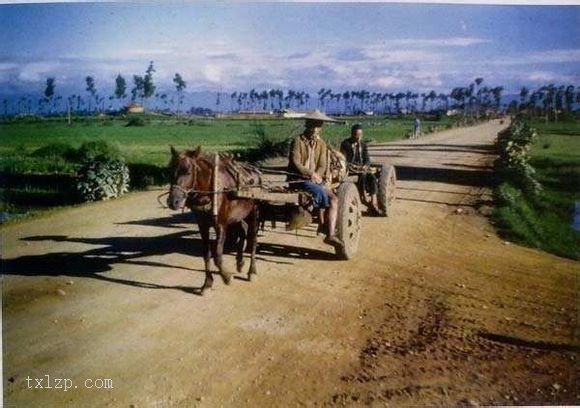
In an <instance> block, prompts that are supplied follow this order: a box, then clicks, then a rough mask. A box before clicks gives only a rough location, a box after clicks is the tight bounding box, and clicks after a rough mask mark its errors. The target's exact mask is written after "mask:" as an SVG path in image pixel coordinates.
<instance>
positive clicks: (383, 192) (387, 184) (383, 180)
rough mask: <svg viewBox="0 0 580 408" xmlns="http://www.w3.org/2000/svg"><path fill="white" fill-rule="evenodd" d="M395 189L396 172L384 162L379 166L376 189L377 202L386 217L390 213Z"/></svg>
mask: <svg viewBox="0 0 580 408" xmlns="http://www.w3.org/2000/svg"><path fill="white" fill-rule="evenodd" d="M396 189H397V174H396V172H395V167H394V166H390V165H388V164H385V165H383V166H382V167H381V176H380V177H379V185H378V191H377V204H378V207H379V211H381V213H382V215H383V216H385V217H388V216H389V215H391V213H392V205H393V201H395V193H396Z"/></svg>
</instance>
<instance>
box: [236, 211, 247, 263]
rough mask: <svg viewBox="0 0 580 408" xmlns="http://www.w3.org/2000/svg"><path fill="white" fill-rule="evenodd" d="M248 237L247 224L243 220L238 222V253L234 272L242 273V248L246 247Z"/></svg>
mask: <svg viewBox="0 0 580 408" xmlns="http://www.w3.org/2000/svg"><path fill="white" fill-rule="evenodd" d="M247 236H248V223H247V222H246V221H244V220H242V221H240V236H239V237H238V248H237V249H238V253H237V254H236V270H237V271H238V272H241V271H242V268H243V267H244V247H245V246H246V238H247Z"/></svg>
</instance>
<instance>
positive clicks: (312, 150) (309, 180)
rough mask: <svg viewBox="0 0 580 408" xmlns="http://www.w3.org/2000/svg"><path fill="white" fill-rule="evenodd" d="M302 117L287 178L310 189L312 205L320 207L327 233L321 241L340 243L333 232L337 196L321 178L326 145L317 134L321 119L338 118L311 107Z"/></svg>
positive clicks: (320, 126)
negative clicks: (303, 121) (300, 128)
mask: <svg viewBox="0 0 580 408" xmlns="http://www.w3.org/2000/svg"><path fill="white" fill-rule="evenodd" d="M303 119H305V120H306V125H305V128H304V131H303V132H302V134H300V135H299V136H297V137H296V138H294V140H292V143H291V145H290V157H289V164H288V172H289V173H290V174H291V175H290V176H289V177H288V179H289V181H293V182H297V183H295V185H294V186H295V187H297V188H300V189H304V190H305V191H307V192H308V193H310V195H311V196H312V200H313V204H314V207H316V208H319V209H320V221H321V223H322V224H323V225H324V226H326V231H325V232H326V234H327V235H326V238H325V239H324V242H325V243H326V244H329V245H333V246H343V245H344V244H343V243H342V241H341V240H340V239H339V238H338V237H337V236H336V235H335V231H336V219H337V216H338V198H337V196H336V194H334V192H333V191H332V190H331V188H330V186H329V184H328V182H329V180H325V179H324V175H325V174H326V173H327V166H328V162H327V149H328V147H327V146H326V143H325V142H324V140H322V138H321V137H320V135H321V131H322V125H323V124H324V122H337V121H336V120H334V119H332V118H331V117H329V116H326V115H325V114H323V113H321V112H320V111H314V112H313V113H310V114H308V115H306V116H304V117H303ZM300 180H304V181H301V182H300Z"/></svg>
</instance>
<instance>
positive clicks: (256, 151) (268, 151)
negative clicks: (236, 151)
mask: <svg viewBox="0 0 580 408" xmlns="http://www.w3.org/2000/svg"><path fill="white" fill-rule="evenodd" d="M252 133H253V136H254V140H255V146H254V147H252V148H250V149H247V150H246V151H244V152H243V154H242V155H241V157H240V158H241V159H242V160H246V161H251V162H256V161H259V160H264V159H267V158H270V157H278V156H288V153H289V150H290V141H291V139H290V138H279V137H278V138H276V137H272V136H269V135H268V134H267V133H266V129H265V128H264V126H263V125H262V124H261V123H256V124H254V129H253V132H252Z"/></svg>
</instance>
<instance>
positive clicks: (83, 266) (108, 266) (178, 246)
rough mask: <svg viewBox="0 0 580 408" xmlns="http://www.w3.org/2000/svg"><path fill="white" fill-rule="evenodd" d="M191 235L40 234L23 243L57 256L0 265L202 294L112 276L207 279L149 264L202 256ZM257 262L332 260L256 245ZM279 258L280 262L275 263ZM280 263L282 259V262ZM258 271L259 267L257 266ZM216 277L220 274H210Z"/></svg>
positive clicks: (23, 272) (6, 269)
mask: <svg viewBox="0 0 580 408" xmlns="http://www.w3.org/2000/svg"><path fill="white" fill-rule="evenodd" d="M195 235H196V234H195V232H194V231H192V230H187V231H179V232H174V233H170V234H165V235H159V236H152V237H142V236H138V237H132V236H130V237H103V238H81V237H70V236H64V235H39V236H30V237H25V238H22V239H21V240H22V241H24V242H28V243H30V242H50V241H52V242H54V243H57V245H56V249H57V251H56V252H51V253H46V254H38V255H23V256H20V257H16V258H12V259H3V260H2V272H3V274H4V275H18V276H27V277H33V276H45V277H57V276H63V277H71V278H89V279H96V280H100V281H104V282H109V283H117V284H122V285H128V286H132V287H137V288H143V289H173V290H180V291H183V292H185V293H189V294H195V295H200V294H201V286H200V287H195V286H183V285H176V286H168V285H162V284H157V283H152V282H146V281H140V280H132V279H126V278H120V277H115V276H110V274H108V272H111V271H113V270H114V269H115V266H116V265H119V264H125V265H135V266H140V267H142V268H141V270H140V272H142V273H143V276H146V273H147V271H151V270H155V269H158V268H166V269H168V270H175V269H178V270H183V271H188V272H194V273H200V274H204V273H205V272H204V270H203V269H197V268H191V267H187V266H181V265H175V264H170V263H167V262H162V261H153V260H150V258H151V257H160V258H162V256H164V255H169V254H182V255H187V256H192V257H200V258H201V257H202V254H203V251H202V241H201V239H200V238H199V237H196V236H195ZM58 243H75V244H84V245H91V246H94V248H91V249H88V250H85V251H81V252H72V251H70V252H68V251H67V252H65V251H60V252H59V251H58ZM257 253H258V255H260V256H259V257H258V260H259V261H261V262H263V261H266V262H271V263H276V264H285V265H291V264H293V262H291V261H284V260H283V259H329V260H330V259H334V256H333V254H331V253H327V252H323V251H319V250H315V249H309V248H300V247H295V246H289V245H281V244H272V243H267V242H261V243H259V244H258V251H257ZM276 258H278V259H276ZM280 258H281V259H280ZM258 267H259V265H258ZM212 273H214V274H218V272H217V271H215V272H212Z"/></svg>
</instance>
